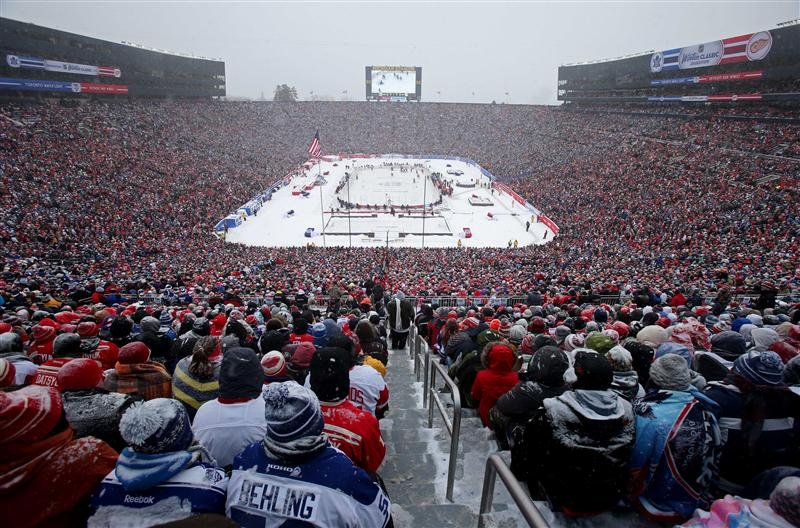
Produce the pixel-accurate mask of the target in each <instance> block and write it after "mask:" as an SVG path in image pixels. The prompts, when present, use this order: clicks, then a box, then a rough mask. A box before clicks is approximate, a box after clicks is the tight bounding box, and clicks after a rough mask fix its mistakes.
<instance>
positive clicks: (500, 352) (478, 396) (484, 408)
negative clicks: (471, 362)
mask: <svg viewBox="0 0 800 528" xmlns="http://www.w3.org/2000/svg"><path fill="white" fill-rule="evenodd" d="M514 361H515V358H514V351H513V350H511V348H509V347H508V346H507V345H504V344H498V345H495V346H492V347H491V348H490V349H489V351H488V354H487V364H488V368H487V369H486V370H482V371H480V372H478V375H477V376H476V377H475V382H474V383H473V384H472V391H471V392H472V398H473V399H474V400H475V401H477V402H479V403H478V413H479V414H480V416H481V421H482V422H483V425H485V426H488V425H489V409H491V408H492V407H494V404H495V403H497V399H498V398H500V396H502V395H503V394H505V393H506V392H508V391H509V390H511V388H512V387H514V385H516V384H517V382H518V381H519V376H518V375H517V373H516V372H513V371H512V368H513V366H514Z"/></svg>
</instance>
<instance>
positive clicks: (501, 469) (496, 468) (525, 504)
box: [478, 453, 550, 528]
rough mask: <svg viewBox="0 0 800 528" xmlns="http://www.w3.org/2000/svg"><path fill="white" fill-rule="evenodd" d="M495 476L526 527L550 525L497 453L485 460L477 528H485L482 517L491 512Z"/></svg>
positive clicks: (536, 527) (543, 527)
mask: <svg viewBox="0 0 800 528" xmlns="http://www.w3.org/2000/svg"><path fill="white" fill-rule="evenodd" d="M497 475H500V480H502V481H503V484H505V486H506V489H507V490H508V493H509V494H510V495H511V498H512V499H514V503H515V504H516V505H517V508H519V511H520V513H522V516H523V517H525V520H526V521H528V526H533V527H535V528H548V527H549V526H550V524H548V522H547V521H546V520H545V518H544V517H542V514H541V512H539V509H538V508H537V507H536V505H535V504H534V503H533V501H532V500H531V498H530V497H529V496H528V494H527V493H526V492H525V490H524V489H523V488H522V486H521V485H520V483H519V481H518V480H517V478H516V477H515V476H514V474H513V473H512V472H511V469H510V468H509V467H508V466H507V465H506V462H505V460H503V458H502V457H501V456H500V455H498V454H497V453H493V454H491V455H489V458H487V459H486V472H485V473H484V474H483V490H482V491H481V509H480V511H479V512H478V528H483V527H484V526H485V525H484V517H483V516H484V514H486V513H489V512H490V511H491V510H492V500H493V499H494V485H495V482H496V480H497V479H496V477H497Z"/></svg>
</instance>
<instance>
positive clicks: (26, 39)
mask: <svg viewBox="0 0 800 528" xmlns="http://www.w3.org/2000/svg"><path fill="white" fill-rule="evenodd" d="M0 55H1V57H0V94H5V95H9V94H25V95H31V94H32V93H36V92H39V93H51V94H52V93H59V95H61V96H64V95H69V94H76V95H81V94H91V95H99V96H109V97H112V96H113V97H120V96H126V95H127V96H139V97H192V98H197V97H200V98H209V97H220V96H224V95H225V63H224V62H223V61H221V60H214V59H205V58H195V57H185V56H181V55H174V54H170V53H166V52H160V51H154V50H148V49H144V48H141V47H138V46H134V45H128V44H118V43H115V42H109V41H106V40H100V39H96V38H91V37H86V36H82V35H77V34H75V33H68V32H65V31H58V30H55V29H50V28H45V27H42V26H37V25H34V24H28V23H25V22H19V21H16V20H12V19H8V18H0Z"/></svg>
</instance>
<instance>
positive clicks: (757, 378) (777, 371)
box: [733, 352, 783, 386]
mask: <svg viewBox="0 0 800 528" xmlns="http://www.w3.org/2000/svg"><path fill="white" fill-rule="evenodd" d="M733 370H734V371H735V372H736V373H737V374H739V375H741V376H742V377H743V378H745V379H746V380H747V381H749V382H750V383H752V384H754V385H772V386H775V385H781V384H783V362H782V361H781V358H780V356H779V355H778V354H776V353H775V352H762V353H761V354H758V355H756V354H752V353H751V354H743V355H741V356H739V357H738V358H737V359H736V361H734V362H733Z"/></svg>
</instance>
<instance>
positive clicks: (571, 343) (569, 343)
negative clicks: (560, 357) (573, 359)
mask: <svg viewBox="0 0 800 528" xmlns="http://www.w3.org/2000/svg"><path fill="white" fill-rule="evenodd" d="M584 343H585V339H584V337H583V336H582V335H580V334H570V335H568V336H567V337H566V338H565V339H564V350H566V351H567V352H569V351H571V350H575V349H576V348H581V347H583V345H584Z"/></svg>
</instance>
